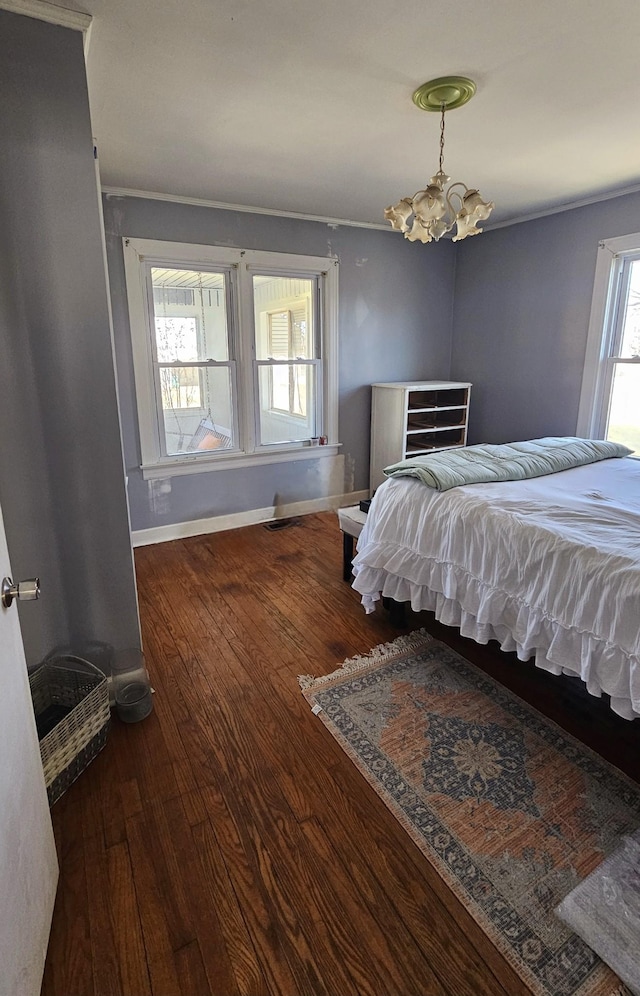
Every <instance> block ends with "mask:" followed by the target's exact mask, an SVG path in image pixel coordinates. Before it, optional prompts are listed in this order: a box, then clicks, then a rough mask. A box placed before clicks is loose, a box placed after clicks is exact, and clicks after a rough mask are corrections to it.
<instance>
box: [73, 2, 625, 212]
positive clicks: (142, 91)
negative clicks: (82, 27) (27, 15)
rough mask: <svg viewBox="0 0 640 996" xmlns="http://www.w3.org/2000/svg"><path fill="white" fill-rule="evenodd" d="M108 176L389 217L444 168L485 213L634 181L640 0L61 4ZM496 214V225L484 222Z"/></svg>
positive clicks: (268, 205) (204, 194) (240, 199)
mask: <svg viewBox="0 0 640 996" xmlns="http://www.w3.org/2000/svg"><path fill="white" fill-rule="evenodd" d="M70 6H74V7H76V8H77V9H80V10H83V11H84V12H86V13H89V14H91V15H93V18H94V21H93V25H92V31H91V42H90V47H89V56H88V78H89V93H90V100H91V112H92V118H93V128H94V134H95V136H96V138H97V141H98V147H99V155H100V167H101V176H102V182H103V184H104V185H105V186H108V187H121V188H129V189H136V190H143V191H152V192H156V193H160V194H170V195H178V196H182V197H189V198H201V199H205V200H210V201H216V202H224V203H228V204H236V205H247V206H254V207H258V208H263V209H272V210H277V211H283V212H295V213H301V214H304V215H313V216H318V217H324V218H335V219H345V220H352V221H356V222H368V223H375V224H381V225H384V224H385V223H384V220H383V217H382V211H383V209H384V207H386V206H387V205H388V204H391V203H394V202H396V201H397V200H399V199H400V197H402V196H407V195H408V196H411V195H413V194H414V193H415V191H416V190H418V189H419V188H421V187H423V186H424V185H425V183H426V181H427V179H428V178H429V177H430V176H431V174H432V173H434V172H435V170H436V168H437V163H438V141H439V124H440V122H439V115H438V114H429V113H425V112H424V111H420V110H418V109H417V108H416V107H415V106H414V105H413V103H412V101H411V94H412V92H413V90H414V89H415V88H416V87H417V86H419V85H420V84H421V83H423V82H425V81H426V80H429V79H432V78H434V77H437V76H443V75H449V74H457V75H466V76H470V77H471V78H472V79H474V80H475V82H476V84H477V92H476V95H475V97H474V98H473V100H472V101H471V102H470V103H468V104H467V105H465V106H464V107H462V108H459V109H458V110H455V111H451V112H450V113H449V114H448V115H447V119H446V147H445V167H446V169H447V172H448V173H450V174H451V176H452V177H453V178H454V179H456V180H463V181H464V182H465V183H466V184H467V185H468V186H471V187H478V188H479V189H480V191H481V193H482V195H483V196H484V197H485V198H487V199H491V200H493V201H495V204H496V208H495V211H494V213H493V216H492V218H491V224H496V223H498V224H500V223H506V222H508V221H511V220H516V219H521V218H523V217H527V216H531V215H535V214H538V213H544V212H545V211H547V210H549V209H553V208H554V207H559V206H561V205H567V204H572V203H575V202H578V201H581V200H586V199H591V198H597V197H598V196H601V195H604V194H606V193H609V192H611V191H615V190H625V189H630V188H634V187H638V188H640V141H639V131H638V124H639V114H640V71H639V68H638V46H639V41H640V3H639V2H638V0H606V2H604V0H483V2H482V3H480V2H479V0H458V3H456V4H452V5H451V6H450V8H448V9H447V8H446V7H444V5H442V4H437V3H435V2H433V0H395V2H391V0H360V2H356V0H84V2H83V0H72V3H71V4H70ZM491 224H489V225H487V227H491Z"/></svg>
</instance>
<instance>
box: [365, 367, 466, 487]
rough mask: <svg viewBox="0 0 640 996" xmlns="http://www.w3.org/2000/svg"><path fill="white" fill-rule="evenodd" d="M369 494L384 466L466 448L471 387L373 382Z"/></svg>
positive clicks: (438, 382)
mask: <svg viewBox="0 0 640 996" xmlns="http://www.w3.org/2000/svg"><path fill="white" fill-rule="evenodd" d="M372 391H373V393H372V399H371V464H370V474H371V476H370V487H371V493H372V494H373V492H374V491H375V489H376V488H377V487H379V485H380V484H382V482H383V481H384V480H385V476H384V468H385V467H388V466H389V464H392V463H398V461H399V460H407V459H409V458H410V457H414V456H422V455H424V454H426V453H433V452H435V451H436V450H447V449H453V448H454V447H457V446H465V445H466V442H467V426H468V416H469V396H470V394H471V384H468V383H466V382H461V381H447V380H425V381H406V382H402V383H394V384H373V385H372Z"/></svg>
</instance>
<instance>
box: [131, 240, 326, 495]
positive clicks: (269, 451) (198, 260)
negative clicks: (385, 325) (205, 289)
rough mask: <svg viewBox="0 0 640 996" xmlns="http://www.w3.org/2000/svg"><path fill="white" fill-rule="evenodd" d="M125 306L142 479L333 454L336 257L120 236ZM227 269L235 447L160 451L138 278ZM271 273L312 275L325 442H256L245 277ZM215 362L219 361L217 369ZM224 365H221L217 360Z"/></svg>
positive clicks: (149, 309)
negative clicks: (155, 272)
mask: <svg viewBox="0 0 640 996" xmlns="http://www.w3.org/2000/svg"><path fill="white" fill-rule="evenodd" d="M122 244H123V254H124V265H125V281H126V290H127V301H128V305H129V320H130V327H131V344H132V353H133V369H134V379H135V387H136V403H137V414H138V431H139V436H140V450H141V465H140V467H141V470H142V474H143V477H144V478H145V479H152V478H164V477H171V476H174V475H182V474H193V473H206V472H210V471H214V470H222V469H233V468H239V467H246V466H257V465H261V464H268V463H283V462H287V461H290V460H300V459H309V458H315V459H317V458H319V457H320V458H322V457H328V456H334V455H335V454H336V453H337V452H338V450H339V448H340V443H339V441H338V269H339V266H338V260H337V259H334V258H331V257H329V258H327V257H322V256H303V255H298V254H295V255H294V254H292V253H276V252H266V251H261V250H251V249H229V248H225V247H223V246H205V245H191V244H188V243H180V242H166V241H158V240H155V239H137V238H131V237H124V238H123V240H122ZM153 266H157V267H165V268H168V269H170V268H171V267H172V266H175V267H181V268H190V269H195V270H198V269H207V268H208V269H221V268H222V269H225V270H228V274H229V277H228V282H227V283H228V290H227V294H228V297H227V320H228V329H229V349H230V357H229V360H230V362H231V363H233V362H235V364H236V391H235V395H234V399H233V404H234V414H235V418H236V431H237V442H238V447H237V448H236V449H233V450H221V451H216V452H215V454H213V455H212V453H211V451H206V452H201V453H187V452H185V453H180V454H177V455H170V456H169V455H167V454H166V453H164V443H163V437H162V425H161V421H160V416H159V415H158V400H157V393H156V386H155V383H154V375H155V367H154V357H153V345H152V330H153V328H154V322H153V318H154V310H153V301H152V300H151V301H149V294H148V285H147V279H146V274H147V272H148V269H149V267H153ZM266 272H269V273H275V274H280V275H286V276H294V277H295V276H298V277H306V278H308V277H310V276H312V277H316V278H317V281H318V297H317V300H318V310H319V315H318V319H319V324H318V328H317V335H318V336H319V351H320V360H319V364H320V369H319V375H318V380H319V383H318V394H319V405H320V411H319V416H318V417H319V419H320V428H319V429H318V432H319V434H321V435H323V436H324V437H326V445H325V446H323V447H312V446H310V444H309V441H308V440H303V441H299V442H286V443H265V444H260V443H259V434H258V423H259V418H260V411H259V407H258V394H257V391H256V381H257V370H258V362H257V360H256V345H255V343H256V339H255V327H254V303H253V280H252V278H253V275H254V274H256V273H260V274H262V273H266ZM217 365H220V364H217ZM223 365H224V366H228V365H229V364H228V363H226V362H225V363H224V364H223Z"/></svg>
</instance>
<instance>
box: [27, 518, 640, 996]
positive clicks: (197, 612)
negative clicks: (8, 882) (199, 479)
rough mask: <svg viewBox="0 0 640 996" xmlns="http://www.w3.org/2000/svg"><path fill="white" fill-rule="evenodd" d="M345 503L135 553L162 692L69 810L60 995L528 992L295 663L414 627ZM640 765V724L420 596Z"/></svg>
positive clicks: (554, 711)
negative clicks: (387, 598) (376, 788)
mask: <svg viewBox="0 0 640 996" xmlns="http://www.w3.org/2000/svg"><path fill="white" fill-rule="evenodd" d="M341 555H342V543H341V536H340V533H339V531H338V526H337V520H336V517H335V515H333V514H332V513H324V514H321V515H312V516H306V517H304V518H302V519H300V520H298V522H297V523H296V524H294V525H292V526H290V527H288V528H284V529H281V530H277V531H270V530H268V529H266V528H265V527H264V526H251V527H248V528H246V529H242V530H236V531H230V532H226V533H218V534H214V535H211V536H204V537H195V538H192V539H188V540H184V541H178V542H174V543H167V544H162V545H158V546H152V547H146V548H142V549H139V550H137V551H136V566H137V572H138V587H139V595H140V611H141V617H142V626H143V637H144V646H145V650H146V655H147V663H148V666H149V670H150V672H151V676H152V683H153V685H154V687H155V689H156V695H155V698H154V703H155V709H154V712H153V713H152V715H151V716H150V717H149V718H148V719H146V720H145V721H144V722H142V723H138V724H133V725H130V726H128V725H126V724H123V723H121V722H119V721H118V720H117V719H116V718H114V721H113V725H112V729H111V732H110V735H109V739H108V742H107V746H106V748H105V750H104V751H103V752H102V753H101V754H100V756H99V757H98V758H97V759H96V760H95V761H94V762H93V764H92V765H91V767H90V768H89V769H88V770H87V771H85V772H84V773H83V775H82V776H81V777H80V779H78V781H77V782H76V783H75V784H74V785H73V786H72V787H71V788H70V789H69V791H68V792H67V793H66V795H65V796H63V798H62V799H61V800H60V801H59V802H58V803H56V805H55V806H54V808H53V820H54V829H55V834H56V841H57V845H58V852H59V857H60V867H61V873H60V886H59V891H58V897H57V902H56V909H55V914H54V921H53V929H52V934H51V942H50V946H49V953H48V958H47V965H46V970H45V977H44V982H43V989H42V993H43V996H210V994H211V996H241V994H242V996H387V994H388V996H467V994H468V996H506V994H508V996H521V994H523V996H524V994H526V993H528V989H527V988H526V987H525V986H524V985H523V984H522V982H521V981H520V980H519V979H518V978H517V977H516V976H515V974H514V973H513V971H512V970H511V969H510V968H509V966H508V965H507V964H506V962H505V961H504V959H503V958H502V957H501V956H500V955H499V954H498V952H497V951H496V950H495V949H494V948H493V946H492V945H491V944H490V943H489V942H488V941H487V939H486V937H485V936H484V935H483V933H482V932H481V931H480V929H479V928H478V926H477V925H476V923H475V922H474V921H473V919H472V918H471V917H470V916H469V914H468V913H467V912H466V911H465V910H464V909H463V908H462V907H461V905H460V904H459V903H458V901H457V900H456V899H455V898H454V897H453V896H452V895H451V893H450V892H449V890H448V889H447V888H446V886H445V885H444V884H443V883H442V881H441V880H440V879H439V878H438V876H437V875H436V874H435V873H434V871H433V870H432V868H431V866H430V865H429V863H428V862H427V861H426V859H425V858H424V857H423V856H422V855H421V853H420V852H419V851H418V849H417V848H416V847H415V846H414V844H413V843H412V842H411V841H410V840H409V838H408V836H407V835H406V834H405V833H404V832H403V830H402V829H401V828H400V826H399V825H398V824H397V823H396V821H395V819H394V818H393V817H392V816H391V815H390V813H389V812H388V811H387V809H386V807H385V806H384V805H383V804H382V802H381V801H380V799H379V798H378V797H377V795H376V794H375V793H374V792H373V790H372V789H370V787H369V786H368V785H367V784H366V783H365V782H364V780H363V779H362V777H361V776H360V775H359V774H358V772H357V771H356V769H355V768H354V767H353V766H352V765H351V763H350V762H349V761H348V759H347V758H346V757H345V756H344V754H343V753H342V751H341V750H340V748H339V747H338V746H337V744H336V742H335V741H334V740H333V738H332V737H331V736H330V735H329V733H328V732H327V730H326V729H325V728H324V726H323V724H322V723H320V722H318V721H317V719H315V717H313V716H312V715H311V712H310V710H309V707H308V705H307V704H306V702H305V701H304V699H303V697H302V695H301V694H300V690H299V687H298V683H297V680H296V676H297V675H298V674H299V673H301V672H310V673H314V674H323V673H327V672H329V671H332V670H334V668H335V667H336V665H337V664H339V663H340V662H341V661H342V660H344V659H345V658H347V657H351V656H354V655H358V654H362V653H366V652H367V651H368V650H370V649H371V648H372V647H373V646H375V645H377V644H379V643H383V642H387V641H388V640H391V639H393V638H394V636H395V635H397V632H396V631H395V630H394V629H393V628H392V626H391V624H390V622H389V619H388V617H387V614H386V613H385V612H384V611H383V610H382V609H380V610H379V613H377V614H375V615H374V616H365V615H364V612H363V611H362V609H361V607H360V604H359V600H358V596H357V595H356V593H355V592H354V591H353V590H352V589H351V588H350V587H349V586H348V585H347V584H345V582H344V581H342V580H341V575H342V569H341ZM418 626H426V628H428V629H429V630H430V631H431V632H433V633H434V634H435V635H436V636H438V637H439V638H441V639H444V640H446V641H447V642H448V643H450V644H451V645H452V646H454V647H455V649H457V650H459V651H460V652H461V653H463V654H465V656H467V657H468V658H469V659H472V660H474V661H475V662H476V663H478V664H479V665H480V666H481V667H484V668H485V669H486V670H487V671H488V672H490V673H493V674H494V675H495V676H496V677H498V678H499V679H500V680H502V681H504V682H505V684H509V685H511V687H513V688H514V689H515V690H516V691H517V692H518V693H519V694H521V695H522V696H523V697H524V698H527V699H528V700H529V701H532V702H533V703H534V704H535V705H536V706H537V707H538V708H540V709H541V710H542V711H544V712H546V713H547V714H549V715H550V716H552V718H554V719H555V720H556V721H558V722H560V723H561V724H562V725H563V726H565V728H568V729H570V730H571V732H573V733H574V734H575V735H576V736H578V737H580V738H581V739H583V740H584V741H585V742H588V743H590V744H591V745H592V746H593V747H594V749H596V750H599V751H600V752H601V753H603V754H604V755H605V756H607V757H608V758H609V759H610V760H612V761H613V762H614V763H617V764H618V765H619V766H620V767H622V768H624V769H625V770H626V771H627V772H628V773H629V774H630V775H631V776H632V777H634V778H636V779H637V780H640V751H639V750H638V746H639V745H640V731H639V730H638V729H637V726H638V724H630V723H625V722H624V721H623V720H618V719H617V717H615V716H614V715H613V714H612V713H611V712H610V710H608V708H607V706H606V705H605V703H604V702H600V701H598V700H594V699H592V698H591V697H589V696H588V695H586V693H585V694H582V693H581V692H580V691H579V690H578V689H576V687H575V685H576V683H575V682H572V681H569V680H568V679H558V678H551V677H550V676H548V675H546V674H544V673H541V672H539V671H537V670H536V669H535V668H534V667H533V666H530V665H523V664H521V663H514V659H513V658H512V657H511V656H509V655H503V654H500V652H499V651H497V650H496V649H495V648H491V647H490V648H481V647H476V646H475V644H472V643H471V642H470V641H467V640H463V639H462V638H460V637H459V636H458V635H457V634H456V632H455V631H453V630H450V629H447V628H445V627H441V626H439V625H438V624H437V623H436V622H435V621H434V620H433V618H432V617H431V616H430V615H429V614H425V613H423V614H421V615H420V616H418V615H413V614H412V613H410V614H409V618H408V627H409V628H412V629H413V628H416V627H418Z"/></svg>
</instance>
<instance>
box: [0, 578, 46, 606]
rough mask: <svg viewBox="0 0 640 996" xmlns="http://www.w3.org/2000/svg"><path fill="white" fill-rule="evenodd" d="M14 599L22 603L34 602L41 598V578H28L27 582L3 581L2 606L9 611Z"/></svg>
mask: <svg viewBox="0 0 640 996" xmlns="http://www.w3.org/2000/svg"><path fill="white" fill-rule="evenodd" d="M14 598H17V599H19V600H20V601H21V602H32V601H33V599H34V598H40V578H27V580H26V581H16V583H15V584H14V583H13V581H12V580H11V578H3V579H2V604H3V605H4V607H5V609H8V608H9V606H10V605H11V603H12V602H13V600H14Z"/></svg>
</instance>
